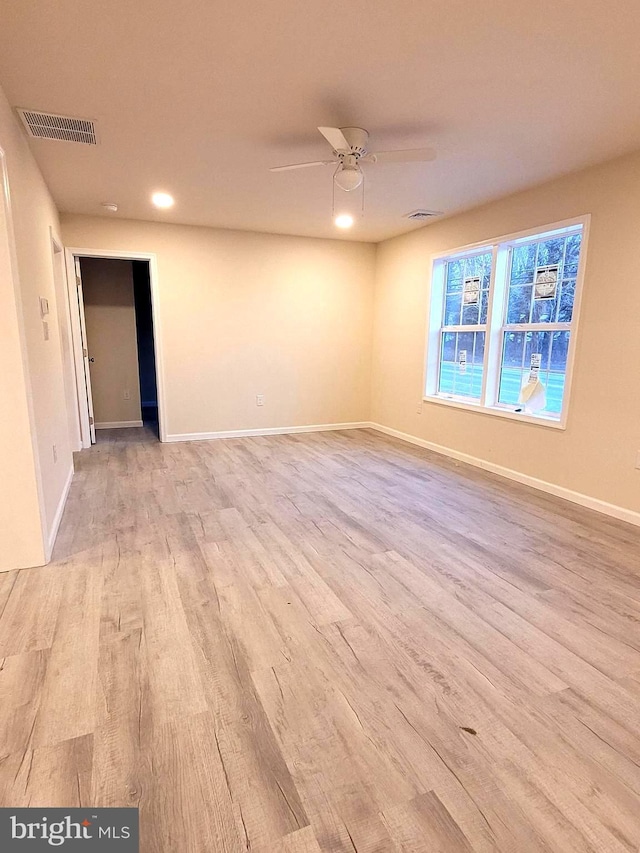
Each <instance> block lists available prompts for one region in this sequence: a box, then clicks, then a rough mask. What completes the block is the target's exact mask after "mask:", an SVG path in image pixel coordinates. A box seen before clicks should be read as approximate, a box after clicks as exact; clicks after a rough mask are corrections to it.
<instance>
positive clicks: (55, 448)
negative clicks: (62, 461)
mask: <svg viewBox="0 0 640 853" xmlns="http://www.w3.org/2000/svg"><path fill="white" fill-rule="evenodd" d="M51 449H52V450H53V461H54V462H57V461H58V448H57V447H56V446H55V444H52V445H51Z"/></svg>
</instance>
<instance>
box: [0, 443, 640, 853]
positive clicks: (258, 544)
mask: <svg viewBox="0 0 640 853" xmlns="http://www.w3.org/2000/svg"><path fill="white" fill-rule="evenodd" d="M76 465H77V474H76V477H75V479H74V482H73V486H72V490H71V494H70V498H69V503H68V507H67V510H66V512H65V516H64V519H63V524H62V528H61V531H60V535H59V540H58V544H57V547H56V552H55V555H54V561H53V563H52V564H51V565H50V566H48V567H46V568H42V569H31V570H25V571H21V572H13V573H7V574H4V575H0V614H1V615H0V805H3V806H4V805H10V806H22V805H48V806H58V805H59V806H75V805H80V804H82V805H85V804H86V805H93V806H116V805H139V806H140V810H141V827H142V845H141V849H142V851H143V853H218V851H225V853H226V851H234V853H236V851H246V850H251V851H252V853H285V851H286V853H319V851H326V853H329V852H331V853H353V852H354V851H357V853H374V851H375V853H386V851H406V853H421V852H422V851H424V853H457V851H483V853H484V851H486V852H487V853H488V851H501V853H502V851H505V853H506V851H509V853H537V851H557V853H577V851H599V853H605V852H606V853H626V851H632V850H633V851H636V850H638V846H639V845H640V736H639V728H640V631H639V625H640V571H639V565H640V531H638V530H637V529H635V528H633V527H631V526H627V525H625V524H623V523H619V522H616V521H613V520H611V519H607V518H605V517H604V516H600V515H598V514H596V513H592V512H589V511H587V510H583V509H581V508H578V507H575V506H573V505H570V504H567V503H563V502H562V501H559V500H557V499H554V498H551V497H548V496H545V495H542V494H540V493H536V492H533V491H529V490H527V489H526V488H524V487H520V486H517V485H515V484H512V483H508V482H506V481H504V480H500V479H499V478H497V477H494V476H492V475H488V474H485V473H482V472H480V471H477V470H475V469H471V468H468V467H465V466H463V465H458V464H456V463H454V462H452V461H449V460H446V459H443V458H440V457H437V456H434V455H432V454H430V453H428V452H427V451H423V450H419V449H417V448H413V447H411V446H408V445H404V444H401V443H400V442H396V441H394V440H391V439H387V438H385V437H382V436H380V435H378V434H375V433H373V432H369V431H352V432H342V433H338V432H333V433H315V434H308V435H294V436H274V437H268V438H246V439H236V440H228V441H217V442H194V443H190V444H169V445H161V444H159V443H158V442H156V441H155V440H154V439H153V438H152V437H151V436H149V435H148V434H146V433H145V432H144V431H143V430H118V431H112V432H110V433H101V435H100V441H99V443H98V445H97V446H96V447H94V448H93V449H91V450H90V451H85V452H83V453H82V454H80V455H79V456H78V457H77V463H76Z"/></svg>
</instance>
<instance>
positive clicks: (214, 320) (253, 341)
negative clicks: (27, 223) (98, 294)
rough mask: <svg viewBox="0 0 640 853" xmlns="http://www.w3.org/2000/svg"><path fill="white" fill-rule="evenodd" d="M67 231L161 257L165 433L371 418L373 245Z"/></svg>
mask: <svg viewBox="0 0 640 853" xmlns="http://www.w3.org/2000/svg"><path fill="white" fill-rule="evenodd" d="M62 228H63V234H64V240H65V244H66V245H67V246H70V247H75V248H84V249H91V250H103V251H104V250H113V251H128V252H153V253H155V254H156V255H157V262H158V277H159V304H158V305H157V309H158V314H159V324H158V327H159V329H160V333H161V336H162V342H163V350H164V374H165V391H166V410H167V422H166V424H165V431H166V432H167V433H168V435H169V436H180V435H193V434H198V433H211V432H224V431H229V430H247V429H266V428H272V427H289V426H304V425H312V424H333V423H352V422H360V421H366V420H368V418H369V408H370V392H371V331H372V310H373V275H374V262H375V246H373V245H367V244H362V243H348V242H345V241H338V240H335V241H334V240H316V239H312V238H306V237H283V236H277V235H271V234H254V233H249V232H241V231H225V230H221V229H212V228H199V227H191V226H178V225H164V224H158V223H153V222H134V221H127V220H119V219H108V218H106V217H87V216H63V218H62ZM258 394H263V395H264V397H265V405H264V406H263V407H257V406H256V395H258Z"/></svg>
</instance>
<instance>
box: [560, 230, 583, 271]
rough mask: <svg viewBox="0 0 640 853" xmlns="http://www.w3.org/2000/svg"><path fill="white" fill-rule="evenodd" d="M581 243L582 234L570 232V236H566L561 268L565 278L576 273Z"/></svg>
mask: <svg viewBox="0 0 640 853" xmlns="http://www.w3.org/2000/svg"><path fill="white" fill-rule="evenodd" d="M581 244H582V234H572V235H571V236H570V237H567V245H566V249H565V258H564V270H563V276H565V277H567V278H570V277H571V276H575V275H577V274H578V261H579V259H580V246H581Z"/></svg>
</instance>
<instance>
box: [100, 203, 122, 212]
mask: <svg viewBox="0 0 640 853" xmlns="http://www.w3.org/2000/svg"><path fill="white" fill-rule="evenodd" d="M102 206H103V207H104V209H105V210H108V211H109V213H117V212H118V205H117V204H114V202H112V201H103V202H102Z"/></svg>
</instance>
